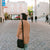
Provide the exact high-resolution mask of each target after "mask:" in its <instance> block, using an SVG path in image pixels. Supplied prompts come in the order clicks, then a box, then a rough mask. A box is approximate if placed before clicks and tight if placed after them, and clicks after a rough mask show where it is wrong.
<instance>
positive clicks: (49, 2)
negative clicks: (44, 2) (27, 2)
mask: <svg viewBox="0 0 50 50" xmlns="http://www.w3.org/2000/svg"><path fill="white" fill-rule="evenodd" d="M49 15H50V0H49Z"/></svg>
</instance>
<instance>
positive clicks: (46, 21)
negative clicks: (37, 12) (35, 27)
mask: <svg viewBox="0 0 50 50" xmlns="http://www.w3.org/2000/svg"><path fill="white" fill-rule="evenodd" d="M46 22H47V23H48V15H47V16H46Z"/></svg>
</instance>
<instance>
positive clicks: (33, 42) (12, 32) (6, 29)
mask: <svg viewBox="0 0 50 50" xmlns="http://www.w3.org/2000/svg"><path fill="white" fill-rule="evenodd" d="M18 23H19V21H17V20H12V21H11V20H7V21H5V22H4V23H0V50H20V49H19V48H17V44H16V43H17V42H16V41H17V38H16V34H17V28H18ZM29 23H30V42H29V44H28V47H29V50H50V25H49V24H48V23H44V22H37V23H35V22H33V23H32V22H30V21H29Z"/></svg>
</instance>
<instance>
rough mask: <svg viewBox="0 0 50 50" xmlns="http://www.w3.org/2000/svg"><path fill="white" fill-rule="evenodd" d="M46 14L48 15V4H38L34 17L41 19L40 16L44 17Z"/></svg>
mask: <svg viewBox="0 0 50 50" xmlns="http://www.w3.org/2000/svg"><path fill="white" fill-rule="evenodd" d="M48 14H49V4H48V3H46V2H40V3H39V4H38V5H37V6H36V16H37V17H42V16H46V15H48ZM34 16H35V15H34Z"/></svg>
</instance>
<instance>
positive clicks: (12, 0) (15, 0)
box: [5, 0, 49, 6]
mask: <svg viewBox="0 0 50 50" xmlns="http://www.w3.org/2000/svg"><path fill="white" fill-rule="evenodd" d="M5 1H6V2H7V1H8V0H5ZM17 1H25V2H27V4H28V6H32V5H33V6H35V0H9V2H17ZM39 2H48V3H49V0H37V4H38V3H39Z"/></svg>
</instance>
